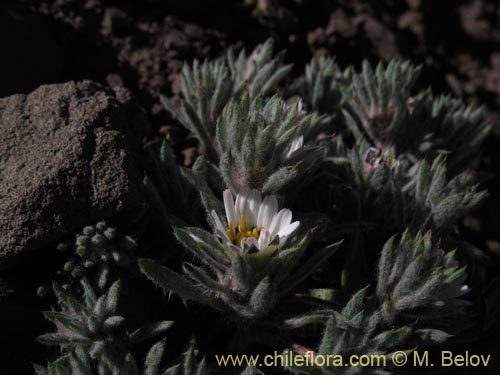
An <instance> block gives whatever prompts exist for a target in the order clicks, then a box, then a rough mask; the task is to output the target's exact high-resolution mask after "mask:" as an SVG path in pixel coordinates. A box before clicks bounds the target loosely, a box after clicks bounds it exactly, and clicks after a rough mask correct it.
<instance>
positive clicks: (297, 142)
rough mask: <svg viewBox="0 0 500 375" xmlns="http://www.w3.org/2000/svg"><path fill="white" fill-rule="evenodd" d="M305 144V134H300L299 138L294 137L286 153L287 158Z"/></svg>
mask: <svg viewBox="0 0 500 375" xmlns="http://www.w3.org/2000/svg"><path fill="white" fill-rule="evenodd" d="M302 146H304V136H302V135H300V136H298V137H297V138H294V139H293V140H292V142H290V146H289V147H288V151H287V153H286V158H287V159H289V158H290V157H291V156H292V154H293V153H294V152H295V151H297V150H298V149H300V148H302Z"/></svg>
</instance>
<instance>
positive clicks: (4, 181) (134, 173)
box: [0, 81, 147, 266]
mask: <svg viewBox="0 0 500 375" xmlns="http://www.w3.org/2000/svg"><path fill="white" fill-rule="evenodd" d="M114 90H115V91H113V90H111V89H107V88H104V87H102V86H100V85H98V84H96V83H93V82H90V81H83V82H79V83H75V82H68V83H64V84H54V85H44V86H41V87H39V88H38V89H37V90H35V91H34V92H32V93H31V94H29V95H13V96H10V97H6V98H2V99H0V139H1V142H0V171H1V172H0V266H5V265H8V264H10V263H11V261H15V260H19V259H21V258H23V255H27V254H30V253H31V252H32V251H35V250H37V249H40V248H42V247H43V246H45V245H47V244H50V243H52V242H53V241H56V240H59V239H61V238H62V237H63V236H64V235H66V234H68V233H71V232H73V231H75V230H78V229H79V228H80V227H82V226H84V225H86V224H89V223H94V222H96V221H98V220H101V219H106V218H109V217H113V216H115V215H117V214H121V213H126V212H133V211H134V210H138V209H139V210H140V209H142V208H144V207H145V205H146V203H145V202H146V199H145V194H144V193H143V190H142V168H141V166H140V152H141V144H142V134H143V132H144V127H145V126H146V124H147V120H146V118H145V115H144V114H143V112H142V110H141V109H140V108H139V106H138V105H137V104H136V102H135V101H134V100H133V99H132V98H131V96H130V95H129V93H128V91H126V90H125V89H121V88H117V89H114Z"/></svg>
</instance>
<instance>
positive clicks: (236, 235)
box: [226, 215, 259, 246]
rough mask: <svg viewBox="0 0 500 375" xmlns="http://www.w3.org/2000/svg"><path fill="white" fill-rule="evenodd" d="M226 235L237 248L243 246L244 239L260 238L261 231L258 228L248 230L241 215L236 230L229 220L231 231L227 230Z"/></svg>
mask: <svg viewBox="0 0 500 375" xmlns="http://www.w3.org/2000/svg"><path fill="white" fill-rule="evenodd" d="M226 234H227V236H228V237H229V239H230V240H231V241H232V242H233V244H235V245H236V246H241V240H242V239H243V238H248V237H253V238H255V239H258V238H259V230H258V229H257V228H247V225H246V223H245V216H244V215H241V218H240V224H239V225H238V226H237V227H236V228H235V227H234V224H233V221H232V220H229V229H228V230H226Z"/></svg>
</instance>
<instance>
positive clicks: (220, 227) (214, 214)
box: [210, 210, 226, 232]
mask: <svg viewBox="0 0 500 375" xmlns="http://www.w3.org/2000/svg"><path fill="white" fill-rule="evenodd" d="M210 214H211V215H212V218H213V219H214V223H215V228H216V229H218V230H221V231H223V232H225V230H226V227H225V226H224V224H222V221H221V220H220V218H219V215H217V212H215V210H212V212H211V213H210Z"/></svg>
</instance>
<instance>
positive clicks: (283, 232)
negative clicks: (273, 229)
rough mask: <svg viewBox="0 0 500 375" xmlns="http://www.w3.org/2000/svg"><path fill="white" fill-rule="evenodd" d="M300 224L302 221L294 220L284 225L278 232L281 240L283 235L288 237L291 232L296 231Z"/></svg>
mask: <svg viewBox="0 0 500 375" xmlns="http://www.w3.org/2000/svg"><path fill="white" fill-rule="evenodd" d="M299 225H300V221H294V222H293V223H291V224H288V225H286V226H284V227H282V228H281V229H280V231H279V232H278V236H279V238H280V240H281V237H287V236H289V235H290V234H292V233H293V232H294V231H295V229H297V228H298V227H299Z"/></svg>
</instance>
